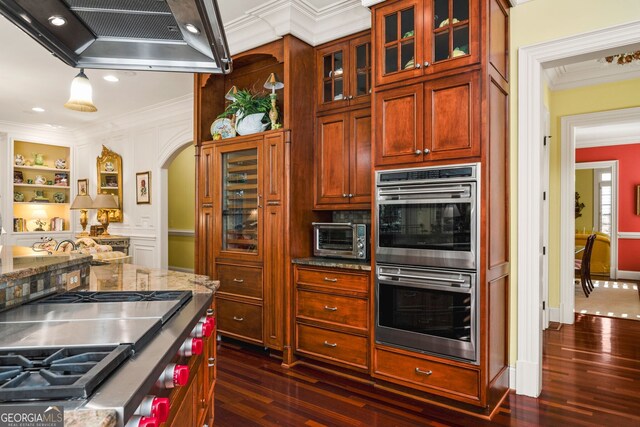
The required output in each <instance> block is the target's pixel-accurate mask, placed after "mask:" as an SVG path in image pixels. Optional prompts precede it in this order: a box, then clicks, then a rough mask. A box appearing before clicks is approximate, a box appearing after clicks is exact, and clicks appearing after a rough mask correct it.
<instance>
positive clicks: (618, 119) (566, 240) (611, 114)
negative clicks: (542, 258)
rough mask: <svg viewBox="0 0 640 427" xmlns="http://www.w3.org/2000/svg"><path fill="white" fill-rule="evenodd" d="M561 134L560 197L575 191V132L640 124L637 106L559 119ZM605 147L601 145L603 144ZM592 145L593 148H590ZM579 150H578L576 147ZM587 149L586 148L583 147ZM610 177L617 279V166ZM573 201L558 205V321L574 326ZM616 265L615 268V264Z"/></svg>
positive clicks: (614, 260) (614, 259) (623, 139)
mask: <svg viewBox="0 0 640 427" xmlns="http://www.w3.org/2000/svg"><path fill="white" fill-rule="evenodd" d="M560 122H561V135H562V141H563V145H562V150H561V160H560V162H561V166H560V167H561V170H560V185H561V191H562V194H574V192H575V168H576V145H577V144H576V129H578V128H580V127H586V126H588V127H595V126H602V125H610V124H623V123H630V122H640V107H634V108H623V109H619V110H610V111H600V112H595V113H586V114H577V115H574V116H566V117H562V119H561V120H560ZM618 139H619V141H621V142H622V143H625V142H624V141H626V139H625V138H624V136H621V135H618ZM603 145H604V144H603ZM590 146H593V145H590ZM578 148H580V147H578ZM585 148H586V147H585ZM613 178H614V179H615V180H616V183H615V184H613V183H612V185H615V187H616V189H615V194H614V197H615V199H616V201H615V202H616V204H615V206H614V208H615V211H614V212H612V214H613V215H615V216H616V221H615V223H616V229H615V230H612V238H611V252H612V258H611V264H612V266H611V268H612V269H615V271H614V276H613V277H617V270H618V265H617V262H618V261H617V259H618V222H619V218H618V209H617V200H618V194H617V191H618V189H617V187H618V167H617V162H616V168H615V170H614V171H613ZM574 210H575V200H574V199H573V198H572V197H564V198H561V205H560V223H561V228H560V247H561V253H560V284H561V285H560V321H561V322H562V323H573V320H574V313H573V310H574V308H575V293H574V289H573V277H574V274H575V273H574V270H573V258H574V256H575V250H574V245H575V235H574V233H575V215H574ZM614 262H615V265H614Z"/></svg>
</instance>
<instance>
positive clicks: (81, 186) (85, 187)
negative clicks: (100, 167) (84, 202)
mask: <svg viewBox="0 0 640 427" xmlns="http://www.w3.org/2000/svg"><path fill="white" fill-rule="evenodd" d="M87 194H89V180H88V179H79V180H78V196H86V195H87Z"/></svg>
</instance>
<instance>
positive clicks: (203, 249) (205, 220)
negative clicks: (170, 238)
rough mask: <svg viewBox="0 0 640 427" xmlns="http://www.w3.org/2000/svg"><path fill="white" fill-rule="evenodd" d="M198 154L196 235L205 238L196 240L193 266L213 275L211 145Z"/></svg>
mask: <svg viewBox="0 0 640 427" xmlns="http://www.w3.org/2000/svg"><path fill="white" fill-rule="evenodd" d="M196 150H197V151H196V152H198V157H197V159H198V160H197V162H198V163H197V168H198V174H199V179H198V191H197V193H196V197H197V200H196V206H197V211H198V215H197V219H196V231H197V233H196V234H199V235H202V236H206V238H201V239H197V242H196V254H195V258H196V259H195V265H196V269H197V271H198V272H199V274H204V275H206V276H209V277H213V275H214V261H213V239H214V235H213V189H214V186H213V183H214V173H213V167H214V166H213V143H211V142H210V143H207V144H205V145H202V146H200V147H196Z"/></svg>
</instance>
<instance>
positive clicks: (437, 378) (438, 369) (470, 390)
mask: <svg viewBox="0 0 640 427" xmlns="http://www.w3.org/2000/svg"><path fill="white" fill-rule="evenodd" d="M374 364H375V366H374V370H375V373H376V374H377V375H376V376H378V377H381V376H384V377H387V378H386V379H389V380H391V381H394V382H400V383H402V382H409V383H413V384H417V385H421V386H424V387H426V388H429V389H431V390H430V391H432V392H436V393H438V394H443V392H444V393H447V394H451V393H453V394H456V395H459V396H464V397H467V398H471V399H474V400H477V399H478V397H479V372H478V371H476V370H472V369H465V368H462V367H459V366H452V365H447V364H445V363H439V362H434V361H431V360H425V359H421V358H418V357H412V356H407V355H403V354H398V353H395V352H390V351H385V350H381V349H376V350H375V362H374Z"/></svg>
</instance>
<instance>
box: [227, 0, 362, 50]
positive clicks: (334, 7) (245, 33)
mask: <svg viewBox="0 0 640 427" xmlns="http://www.w3.org/2000/svg"><path fill="white" fill-rule="evenodd" d="M367 28H371V13H370V12H369V9H367V8H366V7H363V2H362V0H336V1H334V2H333V3H331V4H329V5H327V6H324V7H322V8H316V7H314V6H313V5H312V4H311V3H309V2H308V1H307V0H272V1H269V2H267V3H266V4H263V5H261V6H260V7H256V8H253V9H248V10H246V11H245V12H244V15H243V16H241V17H239V18H236V19H234V20H233V21H230V22H228V23H226V24H225V32H226V35H227V40H228V43H229V47H230V50H231V53H232V54H236V53H240V52H244V51H246V50H249V49H253V48H254V47H258V46H261V45H263V44H265V43H268V42H271V41H274V40H277V39H279V38H281V37H282V36H284V35H285V34H293V35H294V36H296V37H298V38H299V39H300V40H302V41H304V42H306V43H308V44H310V45H312V46H317V45H318V44H322V43H324V42H327V41H330V40H335V39H337V38H340V37H343V36H346V35H349V34H353V33H357V32H358V31H362V30H365V29H367Z"/></svg>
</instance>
